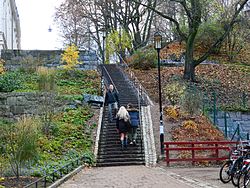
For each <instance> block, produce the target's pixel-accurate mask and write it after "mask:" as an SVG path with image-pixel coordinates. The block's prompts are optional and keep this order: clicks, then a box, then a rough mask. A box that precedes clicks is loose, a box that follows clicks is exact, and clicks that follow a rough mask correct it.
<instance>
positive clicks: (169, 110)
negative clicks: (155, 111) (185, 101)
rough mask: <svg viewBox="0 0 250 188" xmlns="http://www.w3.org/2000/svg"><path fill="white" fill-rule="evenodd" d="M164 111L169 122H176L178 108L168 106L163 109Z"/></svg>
mask: <svg viewBox="0 0 250 188" xmlns="http://www.w3.org/2000/svg"><path fill="white" fill-rule="evenodd" d="M164 111H165V113H166V115H167V116H168V117H169V118H170V119H171V120H175V121H176V120H177V119H178V117H179V116H180V108H179V107H177V106H168V107H166V108H165V109H164Z"/></svg>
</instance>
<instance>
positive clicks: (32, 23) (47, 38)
mask: <svg viewBox="0 0 250 188" xmlns="http://www.w3.org/2000/svg"><path fill="white" fill-rule="evenodd" d="M15 1H16V6H17V10H18V13H19V18H20V25H21V48H22V49H23V50H53V49H61V48H62V42H61V39H60V35H59V31H58V28H57V27H56V25H55V23H54V21H53V20H54V14H55V7H57V6H58V5H60V2H62V1H63V0H15ZM49 28H51V29H52V31H51V32H49V31H48V29H49Z"/></svg>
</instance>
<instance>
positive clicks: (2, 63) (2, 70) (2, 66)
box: [0, 59, 4, 74]
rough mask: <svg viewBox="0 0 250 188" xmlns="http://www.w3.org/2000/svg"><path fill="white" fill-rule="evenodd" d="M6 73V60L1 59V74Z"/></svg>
mask: <svg viewBox="0 0 250 188" xmlns="http://www.w3.org/2000/svg"><path fill="white" fill-rule="evenodd" d="M3 73H4V60H3V59H0V74H3Z"/></svg>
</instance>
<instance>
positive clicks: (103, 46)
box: [102, 30, 106, 65]
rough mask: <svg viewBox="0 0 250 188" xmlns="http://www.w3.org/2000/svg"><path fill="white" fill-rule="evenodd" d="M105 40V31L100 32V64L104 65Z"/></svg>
mask: <svg viewBox="0 0 250 188" xmlns="http://www.w3.org/2000/svg"><path fill="white" fill-rule="evenodd" d="M105 38H106V31H105V30H103V31H102V64H103V65H104V64H105Z"/></svg>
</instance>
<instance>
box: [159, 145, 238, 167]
mask: <svg viewBox="0 0 250 188" xmlns="http://www.w3.org/2000/svg"><path fill="white" fill-rule="evenodd" d="M238 143H239V142H237V141H200V142H164V145H165V148H164V150H165V152H166V159H165V161H166V163H167V166H169V165H170V162H180V161H191V162H192V165H194V164H195V162H200V161H222V160H226V159H228V155H227V156H225V155H223V156H221V155H220V152H219V151H220V150H224V151H230V150H231V148H232V145H233V144H238ZM171 146H172V147H171ZM171 151H177V152H178V151H190V152H191V158H171V157H170V156H171V154H170V152H171ZM195 151H214V153H213V155H212V156H211V157H200V156H198V155H197V154H196V153H195ZM211 154H212V153H211Z"/></svg>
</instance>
